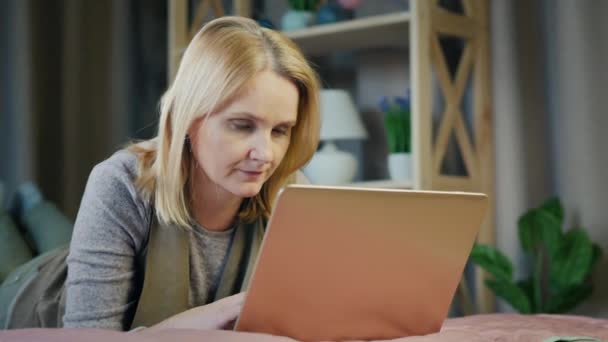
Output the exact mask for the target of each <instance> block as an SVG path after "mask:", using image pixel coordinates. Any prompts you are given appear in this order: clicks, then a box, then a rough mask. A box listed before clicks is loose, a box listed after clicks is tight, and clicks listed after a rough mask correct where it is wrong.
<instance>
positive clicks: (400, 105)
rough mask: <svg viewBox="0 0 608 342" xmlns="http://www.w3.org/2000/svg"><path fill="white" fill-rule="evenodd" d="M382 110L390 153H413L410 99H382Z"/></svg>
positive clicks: (407, 97)
mask: <svg viewBox="0 0 608 342" xmlns="http://www.w3.org/2000/svg"><path fill="white" fill-rule="evenodd" d="M380 109H381V110H382V112H383V113H384V128H385V132H386V138H387V143H388V150H389V152H390V153H409V152H410V151H411V118H410V117H411V115H410V99H409V96H406V97H399V96H397V97H394V98H393V99H390V98H388V97H382V98H381V99H380Z"/></svg>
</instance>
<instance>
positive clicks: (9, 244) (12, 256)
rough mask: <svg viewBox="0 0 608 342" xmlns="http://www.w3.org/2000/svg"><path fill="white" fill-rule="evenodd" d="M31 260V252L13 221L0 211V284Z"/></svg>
mask: <svg viewBox="0 0 608 342" xmlns="http://www.w3.org/2000/svg"><path fill="white" fill-rule="evenodd" d="M32 258H33V251H32V250H31V249H30V247H29V246H28V245H27V243H26V242H25V239H24V238H23V236H22V235H21V233H20V232H19V229H17V226H16V225H15V222H14V221H13V219H12V218H11V217H10V216H9V215H8V214H7V213H6V212H4V211H1V210H0V283H2V281H4V279H5V278H6V276H7V275H8V274H9V273H10V272H11V271H12V270H13V269H15V268H17V266H19V265H21V264H24V263H25V262H27V261H29V260H30V259H32Z"/></svg>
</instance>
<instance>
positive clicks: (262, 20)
mask: <svg viewBox="0 0 608 342" xmlns="http://www.w3.org/2000/svg"><path fill="white" fill-rule="evenodd" d="M257 22H258V24H259V25H260V26H262V27H266V28H269V29H271V30H276V27H275V26H274V24H273V23H272V21H271V20H270V19H268V18H260V19H258V20H257Z"/></svg>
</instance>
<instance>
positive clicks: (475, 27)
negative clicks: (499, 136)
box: [167, 0, 495, 313]
mask: <svg viewBox="0 0 608 342" xmlns="http://www.w3.org/2000/svg"><path fill="white" fill-rule="evenodd" d="M167 1H168V8H169V51H168V54H169V75H170V77H171V78H172V77H173V75H174V74H175V70H176V69H177V66H178V64H179V56H180V54H181V51H182V50H183V48H184V47H185V46H186V45H187V42H188V41H189V39H190V38H189V37H190V36H189V35H190V32H191V30H190V24H189V23H188V19H187V18H188V17H189V16H188V12H187V9H188V0H167ZM209 1H212V0H200V3H201V4H203V3H205V5H200V4H199V9H201V8H203V9H205V8H209V4H208V3H207V2H209ZM215 2H217V0H216V1H215ZM409 4H410V6H409V9H410V10H409V11H407V12H398V13H390V14H384V15H375V16H370V17H365V18H357V19H353V20H350V21H345V22H339V23H335V24H327V25H320V26H313V27H309V28H306V29H302V30H298V31H291V32H287V33H286V35H287V36H288V37H290V38H291V39H292V40H294V41H295V42H296V43H297V44H298V45H299V46H300V48H301V49H302V50H303V51H304V53H305V54H306V55H308V56H320V55H325V54H329V53H332V52H335V51H339V50H344V49H349V50H360V49H374V48H381V47H408V48H409V53H410V59H409V66H408V67H409V69H410V75H411V90H412V92H411V96H412V98H411V101H412V126H411V127H412V164H413V165H412V167H413V169H412V171H413V172H412V173H413V179H412V181H411V182H394V181H369V182H357V183H353V184H350V185H353V186H360V187H377V188H404V189H418V190H443V191H477V192H484V193H486V194H488V195H489V197H490V199H493V196H494V178H493V177H494V157H493V150H494V147H493V133H492V112H491V98H490V94H491V88H490V87H491V83H490V57H489V54H490V50H489V25H488V7H489V1H488V0H462V5H463V9H464V13H463V14H456V13H452V12H449V11H447V10H446V9H444V8H442V7H441V6H440V5H439V4H438V1H430V0H409ZM233 5H234V6H233V8H235V9H236V11H235V13H233V14H236V15H242V16H249V14H250V12H251V6H250V5H251V3H250V0H233ZM201 11H202V10H201ZM201 11H199V12H201ZM216 12H221V11H216ZM203 17H204V15H201V14H200V13H198V12H197V15H196V16H195V18H203ZM200 24H201V23H200V22H196V20H195V22H194V23H193V24H192V25H193V26H195V27H198V26H200ZM442 35H447V36H452V37H458V38H461V39H463V41H464V42H465V48H464V50H463V54H462V57H461V59H460V62H459V65H458V68H457V71H456V73H455V76H454V77H453V78H452V76H451V75H450V73H449V72H448V68H447V62H446V59H445V56H444V54H443V51H442V48H441V46H440V43H439V37H440V36H442ZM469 77H470V79H471V84H472V96H473V99H474V100H473V113H472V117H473V123H472V127H473V131H472V132H468V128H467V125H466V124H465V120H464V118H463V117H464V115H463V113H462V112H461V109H460V108H461V106H460V103H461V100H462V97H463V94H464V89H465V87H466V85H467V80H468V79H469ZM433 80H436V82H437V83H438V87H436V86H435V85H434V84H433ZM437 89H439V90H437ZM437 91H439V94H437ZM437 95H441V96H442V97H443V99H444V108H445V109H444V112H443V113H442V114H441V117H440V118H439V120H438V121H437V118H434V117H433V114H432V110H433V107H432V106H433V104H432V99H433V98H434V97H436V96H437ZM434 120H435V121H434ZM433 127H437V131H435V132H434V131H433ZM451 135H453V136H454V137H455V140H456V142H457V145H458V147H459V149H460V152H461V155H462V157H463V161H464V164H465V167H466V170H467V176H451V175H446V174H443V173H442V170H441V164H442V161H443V159H444V158H445V155H446V151H447V150H448V142H449V138H450V136H451ZM493 220H494V208H493V206H490V211H489V213H488V215H487V217H486V219H485V221H484V224H483V226H482V229H481V231H480V233H479V235H478V241H479V242H481V243H485V244H490V245H494V244H495V241H494V235H495V234H494V224H493ZM484 276H485V275H484V274H483V273H482V272H477V279H476V288H477V292H476V298H475V299H476V304H477V308H478V312H482V313H483V312H492V311H493V309H494V300H493V296H492V294H491V293H490V291H489V290H487V288H486V287H485V286H484V285H483V279H484Z"/></svg>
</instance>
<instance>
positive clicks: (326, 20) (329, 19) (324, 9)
mask: <svg viewBox="0 0 608 342" xmlns="http://www.w3.org/2000/svg"><path fill="white" fill-rule="evenodd" d="M341 10H342V9H341V8H340V6H338V5H337V4H335V3H332V2H326V3H324V4H323V5H321V7H319V10H318V11H317V15H316V17H315V23H316V24H317V25H323V24H331V23H335V22H337V21H339V20H340V19H341V14H340V11H341Z"/></svg>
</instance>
